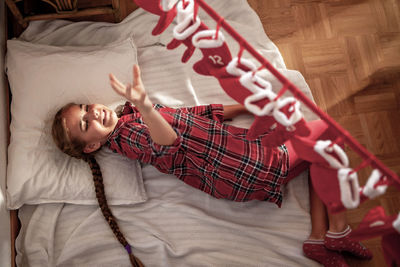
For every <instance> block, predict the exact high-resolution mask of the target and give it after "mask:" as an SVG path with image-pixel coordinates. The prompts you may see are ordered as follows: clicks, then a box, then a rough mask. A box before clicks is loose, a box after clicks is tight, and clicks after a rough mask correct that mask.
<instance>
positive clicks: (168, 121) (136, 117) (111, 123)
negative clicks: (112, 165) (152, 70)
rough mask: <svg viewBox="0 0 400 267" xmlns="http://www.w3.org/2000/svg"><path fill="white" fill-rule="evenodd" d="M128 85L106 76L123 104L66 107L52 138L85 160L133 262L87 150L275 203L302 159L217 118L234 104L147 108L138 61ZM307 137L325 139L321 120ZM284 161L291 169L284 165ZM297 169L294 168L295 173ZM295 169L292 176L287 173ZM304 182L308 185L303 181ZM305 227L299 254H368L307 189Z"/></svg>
mask: <svg viewBox="0 0 400 267" xmlns="http://www.w3.org/2000/svg"><path fill="white" fill-rule="evenodd" d="M133 76H134V82H133V85H129V84H128V85H126V86H125V85H123V84H122V83H121V82H119V81H118V80H117V79H116V78H115V77H114V76H113V75H112V74H111V75H110V82H111V86H112V88H113V89H114V90H115V92H116V93H118V94H120V95H122V96H124V97H125V98H126V99H127V100H128V101H130V103H132V104H133V105H132V104H130V103H129V102H127V104H126V105H125V107H124V108H123V110H122V114H121V116H120V117H119V118H118V116H117V114H116V112H114V111H113V110H110V109H109V108H107V107H105V106H103V105H100V104H91V105H85V104H81V105H78V104H68V105H66V106H64V107H63V108H62V109H61V110H59V111H58V113H57V114H56V115H55V119H54V122H53V138H54V140H55V142H56V144H57V146H58V147H59V148H60V149H61V150H62V151H63V152H65V153H67V154H68V155H70V156H73V157H76V158H80V159H83V160H85V161H87V162H88V163H89V165H90V167H91V169H92V172H93V177H94V181H95V187H96V196H97V198H98V201H99V204H100V207H101V210H102V212H103V215H104V216H105V218H106V220H107V222H108V223H109V225H110V227H111V228H112V230H113V232H114V234H115V235H116V237H117V238H118V240H119V241H120V243H121V244H122V245H123V246H124V247H125V248H126V250H127V252H128V253H129V255H130V258H131V261H132V264H133V265H134V266H135V264H136V266H139V264H141V263H139V260H138V259H137V258H135V257H134V256H133V254H132V251H131V247H130V245H129V244H128V242H127V241H126V240H125V238H124V236H123V234H122V233H121V232H120V230H119V228H118V225H117V223H116V221H115V219H114V217H113V215H112V214H111V211H110V209H109V208H108V206H107V201H106V198H105V196H104V186H103V184H102V177H101V172H100V168H99V166H98V165H97V163H96V160H95V158H94V153H95V152H96V151H97V150H99V148H100V147H102V146H106V147H108V148H109V149H111V150H112V151H114V152H115V153H120V154H122V155H125V156H127V157H129V158H131V159H136V160H139V161H141V162H143V163H149V164H152V165H154V166H155V167H156V168H157V169H158V170H159V171H161V172H163V173H168V174H174V175H176V176H177V177H178V178H179V179H181V180H182V181H184V182H185V183H187V184H189V185H191V186H193V187H195V188H198V189H200V190H202V191H204V192H206V193H208V194H210V195H212V196H213V197H216V198H222V199H228V200H233V201H250V200H254V199H257V200H263V201H270V202H273V203H276V204H277V205H278V206H280V205H281V203H282V192H281V190H280V186H281V185H283V184H286V183H287V182H288V181H289V180H290V178H289V176H290V177H295V176H296V175H293V174H296V173H297V172H298V171H299V168H297V169H296V167H298V166H301V165H302V164H301V163H304V162H303V160H301V159H300V158H299V157H298V156H297V155H296V153H295V151H294V150H293V146H292V144H291V143H290V141H288V142H287V143H285V145H282V146H278V147H275V148H268V147H265V146H263V145H261V140H262V139H263V137H264V136H265V135H261V136H259V137H258V138H257V139H255V140H247V139H246V138H245V136H246V132H247V129H242V128H238V127H235V126H232V125H228V124H224V123H223V121H224V120H227V119H231V118H234V117H235V116H237V115H239V114H242V113H244V112H246V109H245V108H244V107H243V106H241V105H230V106H222V105H218V104H211V105H206V106H197V107H191V108H178V109H173V108H168V107H164V106H160V105H153V104H152V102H151V101H150V99H149V98H148V96H147V94H146V92H145V89H144V86H143V84H142V81H141V77H140V70H139V67H138V66H137V65H135V66H134V68H133ZM307 126H308V127H309V128H310V129H311V138H312V139H315V140H318V139H319V138H328V139H332V138H334V137H333V136H329V135H331V134H330V133H329V131H327V125H326V124H325V123H324V122H323V121H321V120H317V121H312V122H307ZM289 162H290V166H289ZM295 169H296V170H295ZM292 171H293V172H294V173H293V174H292V173H291V172H292ZM310 184H311V183H310ZM310 210H311V222H312V230H311V233H310V236H309V239H308V240H306V241H305V242H304V244H303V251H304V253H305V255H306V256H307V257H309V258H311V259H313V260H316V261H318V262H320V263H322V264H323V265H324V266H335V267H337V266H347V264H346V262H345V260H344V258H343V257H342V255H341V254H340V252H343V251H346V252H350V253H351V254H353V255H355V256H357V257H359V258H362V259H370V258H372V254H371V252H370V251H369V250H368V249H367V248H365V247H364V246H363V245H362V244H360V243H359V242H357V241H353V240H351V239H350V238H349V234H350V232H351V229H350V227H349V226H348V225H347V223H346V219H345V214H344V213H335V214H331V213H329V212H328V216H326V209H325V207H324V204H323V202H322V201H321V200H320V199H319V198H318V196H317V195H316V193H315V192H314V190H313V189H312V186H310Z"/></svg>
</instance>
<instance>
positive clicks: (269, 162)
mask: <svg viewBox="0 0 400 267" xmlns="http://www.w3.org/2000/svg"><path fill="white" fill-rule="evenodd" d="M154 107H155V109H156V110H158V111H159V112H160V114H161V115H162V116H163V117H164V118H165V119H166V120H167V121H168V123H169V124H170V125H171V126H172V128H173V129H174V130H175V132H176V133H177V135H178V138H177V139H176V140H175V142H174V143H173V144H172V145H169V146H162V145H158V144H156V143H154V142H153V141H152V139H151V137H150V134H149V131H148V128H147V126H146V125H145V124H144V122H143V120H142V117H141V115H140V113H139V111H138V110H137V109H136V108H135V107H133V106H132V105H131V104H129V103H127V105H125V107H124V110H123V115H122V116H121V118H120V119H119V121H118V123H117V126H116V127H115V129H114V131H113V133H112V134H111V135H110V136H109V138H108V140H107V143H106V145H107V146H108V147H109V148H110V149H111V150H112V151H114V152H116V153H119V154H122V155H125V156H127V157H129V158H131V159H137V160H139V161H141V162H143V163H149V164H151V165H153V166H155V167H156V168H157V169H158V170H159V171H161V172H163V173H168V174H174V175H176V176H177V177H178V178H179V179H181V180H182V181H184V182H185V183H187V184H189V185H191V186H193V187H195V188H198V189H200V190H202V191H204V192H206V193H208V194H210V195H212V196H214V197H216V198H223V199H229V200H233V201H249V200H253V199H258V200H266V201H271V202H274V203H276V204H277V205H278V206H280V205H281V202H282V193H281V190H280V185H281V184H282V183H284V182H285V179H286V177H287V174H288V165H289V157H288V154H287V150H286V147H285V146H280V147H277V148H272V149H271V148H266V147H263V146H262V145H261V138H262V137H260V138H259V139H256V140H251V141H250V140H247V139H246V138H245V136H246V133H247V129H243V128H238V127H235V126H232V125H228V124H223V123H222V121H223V106H222V105H207V106H198V107H191V108H178V109H173V108H168V107H164V106H161V105H155V106H154Z"/></svg>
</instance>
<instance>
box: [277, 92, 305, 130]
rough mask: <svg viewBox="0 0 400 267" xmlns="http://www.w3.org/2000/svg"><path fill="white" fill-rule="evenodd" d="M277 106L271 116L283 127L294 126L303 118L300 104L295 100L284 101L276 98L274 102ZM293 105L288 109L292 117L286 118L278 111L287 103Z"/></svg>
mask: <svg viewBox="0 0 400 267" xmlns="http://www.w3.org/2000/svg"><path fill="white" fill-rule="evenodd" d="M276 102H277V104H276V106H275V109H274V112H273V115H274V118H275V120H276V121H277V122H279V123H280V124H282V125H283V126H285V127H289V126H292V125H294V124H296V123H297V122H298V121H299V120H301V119H302V118H303V114H302V113H301V111H300V102H299V101H297V100H296V98H294V97H286V98H284V99H281V98H278V100H277V101H276ZM293 102H294V105H293V106H292V107H291V108H289V111H293V113H292V115H291V116H290V117H289V118H288V117H287V116H286V114H285V113H283V112H282V111H280V109H281V108H282V107H284V106H286V105H287V104H289V103H293Z"/></svg>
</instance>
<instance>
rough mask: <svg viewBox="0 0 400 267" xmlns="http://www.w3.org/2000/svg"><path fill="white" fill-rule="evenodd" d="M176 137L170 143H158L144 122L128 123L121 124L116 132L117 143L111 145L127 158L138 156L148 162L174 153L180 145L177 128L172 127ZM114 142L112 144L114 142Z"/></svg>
mask: <svg viewBox="0 0 400 267" xmlns="http://www.w3.org/2000/svg"><path fill="white" fill-rule="evenodd" d="M174 131H175V132H176V134H177V136H178V137H177V138H176V139H175V141H174V143H173V144H171V145H159V144H157V143H155V142H154V141H153V140H152V139H151V136H150V133H149V130H148V128H147V126H146V125H144V124H136V123H135V124H134V125H132V124H129V126H127V125H121V127H120V129H119V134H118V140H114V142H116V143H118V144H117V145H116V146H115V145H111V147H112V148H114V149H116V148H119V149H117V150H121V152H122V153H123V154H126V156H128V157H129V158H134V159H135V158H138V157H139V158H140V160H141V161H143V162H146V163H149V162H152V161H154V160H156V159H159V158H163V157H166V156H171V155H173V154H175V153H176V152H177V151H178V149H179V147H180V145H181V136H180V134H179V132H178V131H177V130H175V129H174ZM116 143H114V144H116Z"/></svg>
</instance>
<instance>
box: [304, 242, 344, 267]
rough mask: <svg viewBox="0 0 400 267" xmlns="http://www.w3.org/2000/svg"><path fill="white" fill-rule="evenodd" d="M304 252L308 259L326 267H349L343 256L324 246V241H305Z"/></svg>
mask: <svg viewBox="0 0 400 267" xmlns="http://www.w3.org/2000/svg"><path fill="white" fill-rule="evenodd" d="M303 251H304V254H305V255H306V257H307V258H310V259H312V260H315V261H317V262H319V263H321V264H322V265H324V266H325V267H348V265H347V263H346V261H345V260H344V258H343V256H342V255H340V254H339V253H338V252H336V251H331V250H328V249H327V248H326V247H325V246H324V240H306V241H304V243H303Z"/></svg>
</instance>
